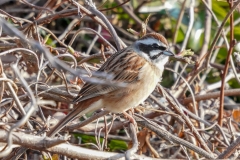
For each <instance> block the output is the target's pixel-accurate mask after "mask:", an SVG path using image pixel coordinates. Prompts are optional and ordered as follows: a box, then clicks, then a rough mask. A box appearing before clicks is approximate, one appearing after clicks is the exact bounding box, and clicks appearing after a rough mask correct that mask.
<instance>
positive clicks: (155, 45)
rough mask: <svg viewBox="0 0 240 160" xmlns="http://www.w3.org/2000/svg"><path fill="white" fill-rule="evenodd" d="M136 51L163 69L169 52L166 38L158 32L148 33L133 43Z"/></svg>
mask: <svg viewBox="0 0 240 160" xmlns="http://www.w3.org/2000/svg"><path fill="white" fill-rule="evenodd" d="M134 47H135V48H136V51H137V53H138V54H139V55H140V56H142V57H144V58H145V59H146V60H148V61H150V62H152V63H153V64H155V65H156V66H157V67H158V68H159V69H163V67H164V65H165V64H166V63H167V62H168V59H169V56H173V55H174V54H173V53H172V52H170V51H169V50H168V49H169V46H168V43H167V40H166V39H165V38H164V37H163V36H162V35H161V34H158V33H149V34H146V35H145V36H143V37H142V38H141V39H139V40H137V41H136V42H135V43H134Z"/></svg>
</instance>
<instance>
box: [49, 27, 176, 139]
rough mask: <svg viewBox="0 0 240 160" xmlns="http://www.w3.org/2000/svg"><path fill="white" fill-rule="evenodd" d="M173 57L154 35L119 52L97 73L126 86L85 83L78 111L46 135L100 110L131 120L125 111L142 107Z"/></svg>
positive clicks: (151, 34)
mask: <svg viewBox="0 0 240 160" xmlns="http://www.w3.org/2000/svg"><path fill="white" fill-rule="evenodd" d="M170 56H174V54H173V53H172V52H171V51H170V50H169V45H168V42H167V40H166V38H165V37H164V36H163V35H161V34H159V33H155V32H153V33H147V34H146V35H145V36H143V37H141V38H139V39H138V40H136V41H135V42H133V44H132V45H130V46H128V47H126V48H124V49H122V50H120V51H117V52H116V53H114V54H113V55H111V56H110V58H108V59H107V61H106V62H105V63H103V65H102V66H101V67H100V69H99V70H98V71H97V73H106V74H110V75H111V77H112V79H111V81H112V82H116V83H119V82H120V83H124V84H125V86H124V87H122V86H118V85H116V86H113V85H107V84H95V83H90V82H86V83H85V84H84V85H83V87H82V89H81V90H80V91H79V94H78V95H77V97H76V98H75V99H74V100H73V103H75V104H77V105H76V107H75V108H74V109H73V110H72V111H71V112H70V113H69V114H68V115H67V116H66V117H64V118H63V119H62V120H60V121H59V122H58V124H57V125H55V126H54V127H53V128H52V129H50V131H49V132H47V135H48V136H49V137H53V136H54V135H55V134H56V133H58V132H59V131H60V130H61V129H62V128H63V127H65V126H66V125H67V124H68V123H69V122H71V121H72V120H74V119H75V118H77V117H81V116H83V115H84V114H86V113H88V112H94V111H96V110H99V109H101V108H103V109H104V110H106V111H109V112H112V113H124V114H125V115H127V116H128V114H127V113H126V111H127V110H128V109H131V108H134V107H137V106H138V105H139V104H141V103H143V102H144V100H146V99H147V97H148V96H149V95H150V94H151V93H152V92H153V90H154V89H155V87H156V85H157V84H158V82H160V81H161V78H162V74H163V71H164V65H165V64H166V63H167V62H168V61H169V57H170ZM128 117H129V116H128Z"/></svg>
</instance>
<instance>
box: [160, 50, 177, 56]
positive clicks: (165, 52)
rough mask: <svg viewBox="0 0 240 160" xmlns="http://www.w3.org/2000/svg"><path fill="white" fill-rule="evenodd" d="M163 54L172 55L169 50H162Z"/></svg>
mask: <svg viewBox="0 0 240 160" xmlns="http://www.w3.org/2000/svg"><path fill="white" fill-rule="evenodd" d="M163 54H164V55H166V56H174V54H173V53H172V52H171V51H163Z"/></svg>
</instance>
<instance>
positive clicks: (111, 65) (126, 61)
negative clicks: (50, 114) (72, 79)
mask: <svg viewBox="0 0 240 160" xmlns="http://www.w3.org/2000/svg"><path fill="white" fill-rule="evenodd" d="M124 52H125V53H124ZM145 63H146V60H145V59H144V58H142V57H140V56H138V55H137V53H135V52H133V51H132V50H127V49H126V48H125V49H123V50H121V51H119V52H117V53H115V54H114V55H112V56H111V57H110V58H109V59H108V60H107V61H106V62H105V63H104V64H103V65H102V67H101V68H100V69H99V70H98V71H97V72H99V73H101V72H103V73H107V74H109V75H110V76H111V80H112V81H113V82H116V83H118V82H121V83H126V84H129V83H136V82H137V81H138V76H139V73H140V72H141V68H142V67H143V66H144V65H145ZM118 89H120V88H119V87H118V86H113V85H105V84H93V83H89V82H87V83H86V84H85V85H84V86H83V87H82V89H81V90H80V92H79V94H78V96H77V97H76V98H75V100H74V101H73V102H81V101H84V100H86V99H89V98H93V97H97V96H100V95H104V94H107V93H111V92H113V91H115V90H118Z"/></svg>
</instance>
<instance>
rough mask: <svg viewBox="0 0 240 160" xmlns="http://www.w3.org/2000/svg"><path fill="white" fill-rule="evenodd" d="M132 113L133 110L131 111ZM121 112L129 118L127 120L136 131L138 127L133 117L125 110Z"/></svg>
mask: <svg viewBox="0 0 240 160" xmlns="http://www.w3.org/2000/svg"><path fill="white" fill-rule="evenodd" d="M132 113H133V112H132ZM123 114H124V115H125V116H126V117H127V118H128V119H129V121H130V122H131V123H132V124H133V125H134V126H135V128H136V131H138V127H137V122H136V121H135V119H134V118H133V117H132V115H130V114H128V113H127V112H126V111H123Z"/></svg>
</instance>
